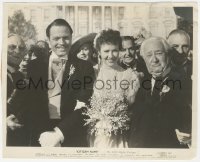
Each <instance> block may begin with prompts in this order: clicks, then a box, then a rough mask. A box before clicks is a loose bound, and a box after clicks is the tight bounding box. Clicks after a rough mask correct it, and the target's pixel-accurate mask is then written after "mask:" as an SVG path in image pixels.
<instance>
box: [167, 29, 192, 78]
mask: <svg viewBox="0 0 200 162" xmlns="http://www.w3.org/2000/svg"><path fill="white" fill-rule="evenodd" d="M167 41H168V43H169V45H170V46H171V48H173V49H174V51H173V53H172V64H173V66H175V67H176V68H177V70H178V69H180V70H183V71H184V72H185V74H186V76H187V77H189V78H191V75H192V56H190V55H191V54H192V51H191V50H190V36H189V34H188V33H186V32H185V31H183V30H180V29H175V30H173V31H171V32H170V33H169V35H168V38H167Z"/></svg>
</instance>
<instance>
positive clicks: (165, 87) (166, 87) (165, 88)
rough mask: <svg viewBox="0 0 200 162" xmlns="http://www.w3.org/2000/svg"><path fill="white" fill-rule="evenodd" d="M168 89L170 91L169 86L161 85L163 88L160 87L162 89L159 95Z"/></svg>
mask: <svg viewBox="0 0 200 162" xmlns="http://www.w3.org/2000/svg"><path fill="white" fill-rule="evenodd" d="M169 91H170V87H169V86H167V85H163V88H162V90H161V92H160V96H161V97H162V96H163V95H164V94H166V93H167V92H169Z"/></svg>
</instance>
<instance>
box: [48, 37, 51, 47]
mask: <svg viewBox="0 0 200 162" xmlns="http://www.w3.org/2000/svg"><path fill="white" fill-rule="evenodd" d="M47 43H48V45H49V48H51V44H50V39H49V37H47Z"/></svg>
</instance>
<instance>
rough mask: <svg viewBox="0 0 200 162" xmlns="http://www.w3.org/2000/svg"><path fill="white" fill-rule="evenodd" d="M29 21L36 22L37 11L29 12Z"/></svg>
mask: <svg viewBox="0 0 200 162" xmlns="http://www.w3.org/2000/svg"><path fill="white" fill-rule="evenodd" d="M31 21H37V11H36V10H31Z"/></svg>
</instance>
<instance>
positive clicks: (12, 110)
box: [7, 34, 48, 146]
mask: <svg viewBox="0 0 200 162" xmlns="http://www.w3.org/2000/svg"><path fill="white" fill-rule="evenodd" d="M35 52H36V51H34V50H27V49H26V46H25V44H24V42H23V40H22V39H21V37H20V36H19V35H16V34H11V35H9V38H8V66H7V67H8V69H7V116H8V117H7V128H8V129H7V146H39V143H38V138H39V134H40V133H41V132H43V131H45V130H48V125H47V123H48V109H47V108H48V107H47V106H48V105H47V102H44V96H45V92H44V91H43V90H42V89H39V88H38V89H36V88H34V87H31V88H29V87H28V81H27V80H28V78H31V79H36V78H35V76H36V75H35V74H36V73H37V75H39V74H40V73H41V72H42V71H43V69H44V68H42V67H41V66H38V65H39V64H35V60H31V58H29V55H31V54H32V53H35ZM25 54H26V55H25ZM22 59H23V61H22ZM20 62H21V63H20ZM36 62H38V60H37V61H36ZM42 64H43V63H40V65H42ZM38 67H39V68H41V69H37V68H38ZM46 99H48V98H47V96H46Z"/></svg>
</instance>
